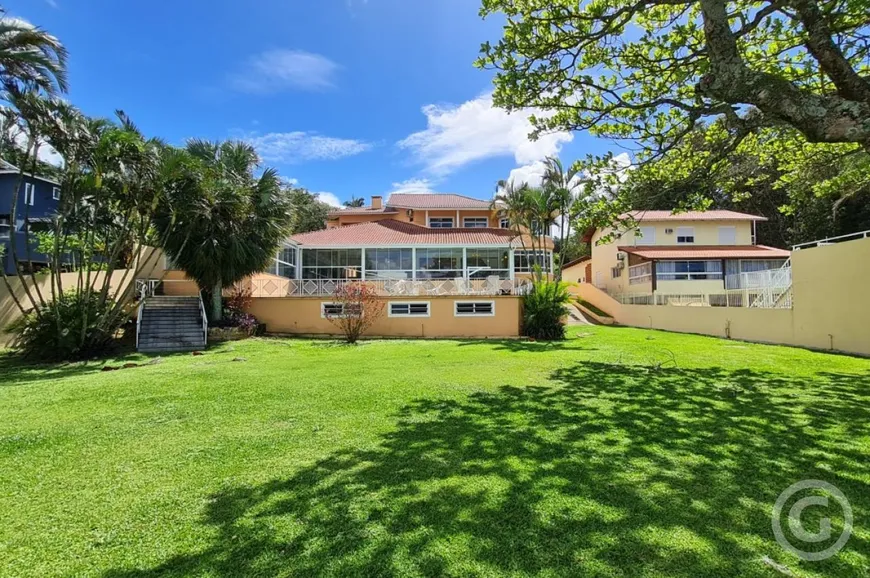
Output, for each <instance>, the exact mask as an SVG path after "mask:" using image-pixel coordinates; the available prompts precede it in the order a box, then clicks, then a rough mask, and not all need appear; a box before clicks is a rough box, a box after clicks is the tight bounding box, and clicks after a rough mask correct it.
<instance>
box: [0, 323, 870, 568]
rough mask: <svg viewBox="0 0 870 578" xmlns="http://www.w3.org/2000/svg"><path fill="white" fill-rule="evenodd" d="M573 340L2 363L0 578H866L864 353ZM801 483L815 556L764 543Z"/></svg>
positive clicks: (627, 337) (640, 335) (265, 345)
mask: <svg viewBox="0 0 870 578" xmlns="http://www.w3.org/2000/svg"><path fill="white" fill-rule="evenodd" d="M570 334H571V337H572V339H570V340H569V341H567V342H565V343H562V344H556V345H549V344H544V343H524V342H513V341H496V342H485V341H375V342H365V343H362V344H361V345H359V346H356V347H348V346H344V345H339V344H336V343H332V342H323V341H321V342H318V341H303V340H250V341H247V342H243V343H237V344H234V345H230V346H221V347H217V348H214V349H212V350H210V351H208V352H207V354H206V355H204V356H191V355H189V354H188V355H176V356H170V357H166V358H164V359H163V362H162V363H159V364H156V365H151V366H147V367H139V368H133V369H124V370H122V371H114V372H101V371H99V370H100V365H101V364H90V365H73V366H66V367H25V366H19V365H17V364H16V362H14V361H13V360H11V359H10V358H5V357H2V356H0V576H4V577H5V576H15V577H18V576H39V577H44V576H107V577H143V576H156V575H164V576H245V575H262V576H275V575H292V576H315V575H365V576H375V575H379V576H417V575H431V576H439V575H454V576H504V575H508V576H529V575H541V576H561V575H600V576H626V575H633V576H686V577H690V576H691V577H697V576H736V575H743V576H782V574H781V573H780V572H779V571H777V570H775V569H774V568H773V567H772V566H771V565H770V564H767V563H765V562H763V561H762V558H763V557H765V556H767V557H769V558H770V559H772V560H773V561H775V562H776V563H779V564H783V565H785V566H786V567H787V568H788V569H789V570H790V571H791V572H793V573H794V574H795V575H799V576H867V575H870V528H868V524H870V360H863V359H856V358H850V357H845V356H835V355H826V354H822V353H813V352H809V351H804V350H800V349H790V348H785V347H771V346H761V345H751V344H746V343H740V342H730V341H725V340H717V339H712V338H705V337H698V336H690V335H676V334H668V333H662V332H654V331H645V330H640V329H628V328H610V327H580V328H571V330H570ZM236 357H241V358H244V359H245V360H244V361H233V359H234V358H236ZM139 359H140V358H139V357H137V356H130V357H129V358H127V359H125V360H124V361H130V360H134V361H135V360H139ZM141 359H145V358H141ZM112 363H113V364H117V361H113V362H112ZM805 478H818V479H822V480H825V481H828V482H831V483H833V484H835V485H836V486H837V487H839V488H840V490H842V491H843V492H844V494H845V495H846V496H847V497H848V499H849V500H850V501H851V504H852V508H853V510H854V519H855V532H854V534H853V536H852V538H851V540H850V541H849V542H848V544H847V545H846V547H845V549H844V550H843V551H842V552H841V553H840V554H839V555H837V556H835V557H834V558H831V559H829V560H827V561H824V562H816V563H810V562H801V561H800V560H798V558H796V557H795V556H793V555H791V554H788V553H786V552H785V551H784V550H783V549H782V548H781V547H780V546H779V545H778V544H777V543H776V542H775V540H774V538H773V534H772V530H771V521H770V511H771V508H772V505H773V503H774V501H775V500H776V498H777V496H778V495H779V493H780V492H781V491H782V490H784V489H785V488H786V487H788V486H789V485H790V484H792V483H793V482H796V481H798V480H801V479H805ZM818 514H819V509H818V508H816V509H815V510H814V515H816V519H817V518H818ZM839 525H840V517H837V516H834V526H835V527H834V535H835V536H836V535H837V534H838V527H839ZM816 527H818V525H816ZM807 529H808V530H812V524H807Z"/></svg>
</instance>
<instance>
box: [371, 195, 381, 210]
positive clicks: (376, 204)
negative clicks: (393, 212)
mask: <svg viewBox="0 0 870 578" xmlns="http://www.w3.org/2000/svg"><path fill="white" fill-rule="evenodd" d="M382 200H383V197H381V196H380V195H376V196H372V208H373V209H381V208H383V206H384V205H383V202H382Z"/></svg>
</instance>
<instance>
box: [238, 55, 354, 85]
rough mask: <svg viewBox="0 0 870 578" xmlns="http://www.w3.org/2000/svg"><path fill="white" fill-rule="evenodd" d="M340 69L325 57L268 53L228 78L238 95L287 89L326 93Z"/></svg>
mask: <svg viewBox="0 0 870 578" xmlns="http://www.w3.org/2000/svg"><path fill="white" fill-rule="evenodd" d="M338 69H339V66H338V64H336V63H335V62H333V61H332V60H330V59H328V58H327V57H325V56H323V55H320V54H314V53H312V52H305V51H304V50H286V49H278V50H267V51H266V52H262V53H260V54H256V55H254V56H252V57H251V58H249V59H248V61H247V63H246V65H245V67H244V69H243V70H240V71H238V72H235V73H233V74H231V75H230V77H229V83H230V86H231V87H232V88H234V89H235V90H238V91H239V92H246V93H252V94H274V93H278V92H284V91H287V90H312V91H318V90H325V89H328V88H331V87H333V86H334V85H335V82H334V76H335V73H336V72H337V71H338Z"/></svg>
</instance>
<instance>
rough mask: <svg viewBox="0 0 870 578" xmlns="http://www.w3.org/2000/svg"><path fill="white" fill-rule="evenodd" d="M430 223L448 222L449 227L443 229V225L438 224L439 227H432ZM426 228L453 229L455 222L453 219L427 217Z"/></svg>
mask: <svg viewBox="0 0 870 578" xmlns="http://www.w3.org/2000/svg"><path fill="white" fill-rule="evenodd" d="M432 221H439V222H442V221H450V226H449V227H445V226H444V225H441V224H439V225H437V226H435V227H433V226H432ZM426 226H428V227H429V228H430V229H453V228H455V226H456V221H455V220H454V218H453V217H429V220H428V221H427V222H426Z"/></svg>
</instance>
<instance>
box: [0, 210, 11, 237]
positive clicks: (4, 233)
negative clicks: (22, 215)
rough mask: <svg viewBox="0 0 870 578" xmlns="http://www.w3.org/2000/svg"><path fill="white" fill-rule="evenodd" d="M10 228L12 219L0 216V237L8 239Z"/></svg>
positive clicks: (7, 216)
mask: <svg viewBox="0 0 870 578" xmlns="http://www.w3.org/2000/svg"><path fill="white" fill-rule="evenodd" d="M11 228H12V219H10V218H9V215H0V237H2V238H5V237H8V236H9V230H10V229H11Z"/></svg>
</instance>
